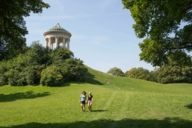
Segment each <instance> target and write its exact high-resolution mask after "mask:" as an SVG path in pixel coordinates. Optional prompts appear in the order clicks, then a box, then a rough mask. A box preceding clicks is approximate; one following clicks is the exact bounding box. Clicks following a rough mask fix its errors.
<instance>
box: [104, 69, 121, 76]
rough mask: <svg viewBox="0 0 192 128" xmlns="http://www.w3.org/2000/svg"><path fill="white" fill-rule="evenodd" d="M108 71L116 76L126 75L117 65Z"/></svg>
mask: <svg viewBox="0 0 192 128" xmlns="http://www.w3.org/2000/svg"><path fill="white" fill-rule="evenodd" d="M107 73H108V74H111V75H114V76H124V72H123V71H122V70H121V69H120V68H117V67H113V68H111V69H109V71H108V72H107Z"/></svg>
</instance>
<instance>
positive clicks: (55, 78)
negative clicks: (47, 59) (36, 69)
mask: <svg viewBox="0 0 192 128" xmlns="http://www.w3.org/2000/svg"><path fill="white" fill-rule="evenodd" d="M40 83H41V84H42V85H47V86H60V85H62V84H63V83H64V79H63V76H62V74H61V72H60V70H59V68H57V67H56V66H55V65H52V66H49V67H47V68H45V69H43V71H42V72H41V80H40Z"/></svg>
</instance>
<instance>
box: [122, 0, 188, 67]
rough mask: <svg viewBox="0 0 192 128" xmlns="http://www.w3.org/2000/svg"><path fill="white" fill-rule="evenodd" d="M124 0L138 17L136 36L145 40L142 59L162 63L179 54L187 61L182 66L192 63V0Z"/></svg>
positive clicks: (133, 15)
mask: <svg viewBox="0 0 192 128" xmlns="http://www.w3.org/2000/svg"><path fill="white" fill-rule="evenodd" d="M122 1H123V4H124V6H125V8H127V9H129V10H130V12H131V15H132V17H133V18H134V20H135V24H134V25H133V28H134V30H135V32H136V35H137V36H138V37H139V38H143V39H144V40H143V42H142V43H140V48H141V53H140V59H141V60H144V61H146V62H149V63H151V64H152V65H154V66H162V65H165V64H169V62H170V61H171V62H172V61H177V60H171V59H172V58H176V57H177V55H178V54H179V55H180V57H182V58H183V59H184V60H185V61H184V63H182V65H191V64H192V63H191V62H192V59H191V56H190V53H191V51H192V1H191V0H153V1H151V0H122ZM175 53H176V54H175ZM173 56H175V57H173ZM178 61H180V60H178ZM177 63H178V64H180V63H179V62H177Z"/></svg>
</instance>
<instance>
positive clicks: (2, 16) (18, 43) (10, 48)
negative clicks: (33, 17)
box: [0, 0, 49, 60]
mask: <svg viewBox="0 0 192 128" xmlns="http://www.w3.org/2000/svg"><path fill="white" fill-rule="evenodd" d="M48 7H49V5H48V4H47V3H44V2H43V1H42V0H0V60H2V59H6V58H10V57H12V56H15V55H17V54H18V53H20V52H22V50H23V49H24V48H25V46H26V44H25V40H26V39H25V37H24V36H25V35H26V34H27V33H28V31H27V28H26V26H25V20H24V17H27V16H29V15H30V13H31V12H33V13H41V12H42V10H43V8H48Z"/></svg>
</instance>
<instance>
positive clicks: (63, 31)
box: [43, 23, 71, 37]
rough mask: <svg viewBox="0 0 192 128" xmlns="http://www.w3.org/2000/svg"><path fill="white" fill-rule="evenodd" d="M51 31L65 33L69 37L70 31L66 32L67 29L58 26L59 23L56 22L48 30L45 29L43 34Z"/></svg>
mask: <svg viewBox="0 0 192 128" xmlns="http://www.w3.org/2000/svg"><path fill="white" fill-rule="evenodd" d="M52 33H63V34H66V35H68V36H70V37H71V33H70V32H68V31H67V30H65V29H64V28H62V27H61V26H60V24H59V23H57V24H56V25H55V26H53V27H52V28H51V29H49V30H48V31H46V32H45V33H44V34H43V35H44V36H45V35H47V34H52Z"/></svg>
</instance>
